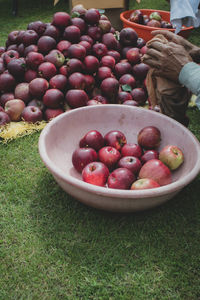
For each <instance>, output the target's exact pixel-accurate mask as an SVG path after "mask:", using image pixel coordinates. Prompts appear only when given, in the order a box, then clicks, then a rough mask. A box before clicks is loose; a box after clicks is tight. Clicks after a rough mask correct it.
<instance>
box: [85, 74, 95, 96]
mask: <svg viewBox="0 0 200 300" xmlns="http://www.w3.org/2000/svg"><path fill="white" fill-rule="evenodd" d="M84 77H85V91H86V92H87V93H91V92H92V91H93V89H94V87H95V78H94V76H92V75H88V74H86V75H84Z"/></svg>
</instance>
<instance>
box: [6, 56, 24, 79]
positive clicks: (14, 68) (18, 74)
mask: <svg viewBox="0 0 200 300" xmlns="http://www.w3.org/2000/svg"><path fill="white" fill-rule="evenodd" d="M7 68H8V72H9V73H10V74H11V75H13V76H14V77H15V78H16V79H17V80H18V81H19V80H23V78H24V74H25V70H26V62H25V59H24V58H23V57H20V58H17V59H12V60H11V61H10V62H9V63H8V64H7Z"/></svg>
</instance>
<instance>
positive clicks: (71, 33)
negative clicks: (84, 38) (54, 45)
mask: <svg viewBox="0 0 200 300" xmlns="http://www.w3.org/2000/svg"><path fill="white" fill-rule="evenodd" d="M80 36H81V31H80V29H79V28H78V27H77V26H74V25H70V26H67V27H65V30H64V32H63V39H64V40H67V41H69V42H71V43H78V42H79V41H80Z"/></svg>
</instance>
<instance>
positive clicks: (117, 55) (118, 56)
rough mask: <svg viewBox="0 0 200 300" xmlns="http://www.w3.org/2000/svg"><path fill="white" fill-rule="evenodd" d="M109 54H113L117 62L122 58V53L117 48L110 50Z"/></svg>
mask: <svg viewBox="0 0 200 300" xmlns="http://www.w3.org/2000/svg"><path fill="white" fill-rule="evenodd" d="M107 55H108V56H112V57H113V58H114V59H115V62H116V63H118V62H119V61H120V59H121V54H120V53H119V52H118V51H116V50H108V52H107Z"/></svg>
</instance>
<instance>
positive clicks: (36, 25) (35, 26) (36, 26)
mask: <svg viewBox="0 0 200 300" xmlns="http://www.w3.org/2000/svg"><path fill="white" fill-rule="evenodd" d="M46 26H47V25H46V24H45V23H43V22H42V21H39V20H38V21H34V22H31V23H29V24H28V26H27V29H28V30H34V31H35V32H37V34H38V35H39V36H41V35H43V34H44V32H45V29H46Z"/></svg>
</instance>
